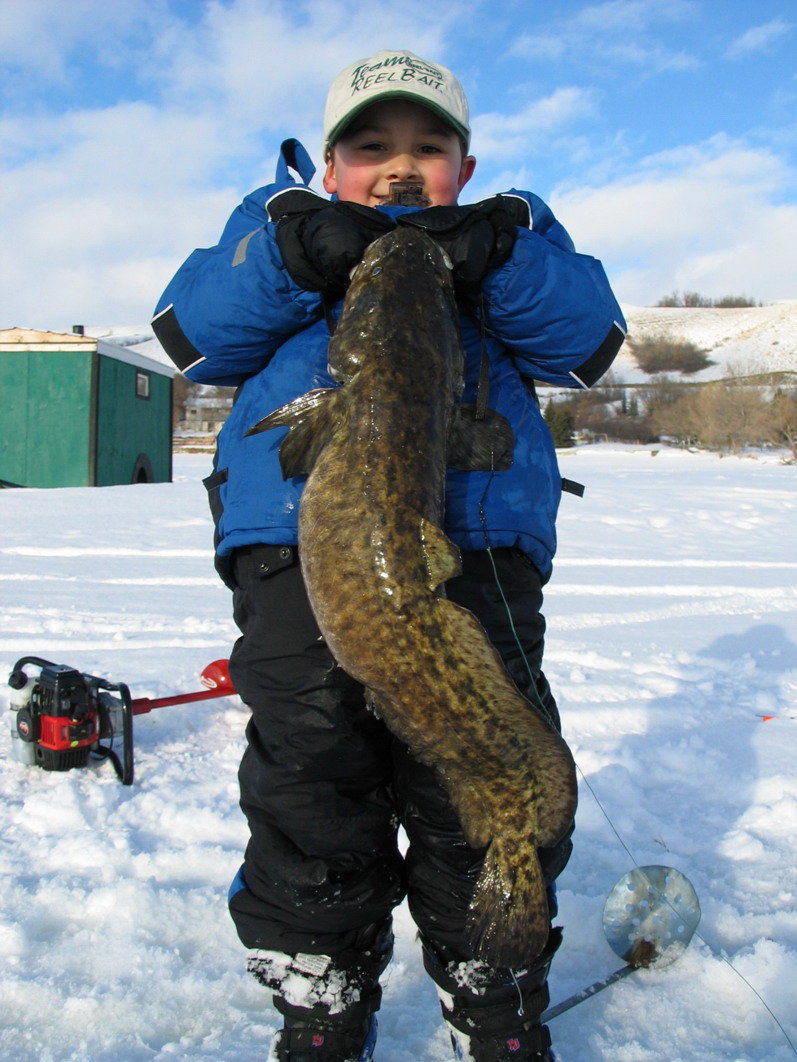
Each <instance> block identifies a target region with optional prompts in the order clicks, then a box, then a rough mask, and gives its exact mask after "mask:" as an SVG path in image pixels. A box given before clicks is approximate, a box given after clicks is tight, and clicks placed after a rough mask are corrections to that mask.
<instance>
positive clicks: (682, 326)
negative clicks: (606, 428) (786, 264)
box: [613, 299, 797, 383]
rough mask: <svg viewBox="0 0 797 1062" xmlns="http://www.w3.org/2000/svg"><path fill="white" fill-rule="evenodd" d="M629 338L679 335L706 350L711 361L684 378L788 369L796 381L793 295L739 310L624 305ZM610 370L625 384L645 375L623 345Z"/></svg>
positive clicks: (796, 330) (796, 314) (796, 317)
mask: <svg viewBox="0 0 797 1062" xmlns="http://www.w3.org/2000/svg"><path fill="white" fill-rule="evenodd" d="M623 312H624V313H625V315H626V321H627V323H628V336H629V338H630V339H631V340H634V339H648V338H652V337H660V336H661V337H666V338H672V339H682V340H686V341H688V342H691V343H694V344H695V346H697V347H700V348H701V349H703V350H706V351H708V353H709V357H710V358H711V360H712V361H714V362H715V363H716V364H714V365H711V366H709V367H708V368H707V369H704V370H703V371H702V372H698V373H694V374H693V375H690V376H689V377H688V379H689V380H691V381H694V382H701V381H707V380H719V379H722V378H723V377H725V376H727V375H728V373H729V372H732V371H737V372H741V373H743V374H744V375H748V374H751V375H752V374H757V373H767V372H793V373H795V383H797V299H795V300H788V301H782V302H773V303H770V304H769V305H767V306H745V307H741V308H739V309H715V308H706V307H675V308H671V307H662V306H624V307H623ZM613 371H614V373H615V375H616V376H618V377H620V378H621V379H622V380H624V381H625V382H626V383H642V382H643V381H645V380H647V379H649V377H647V376H646V375H645V374H644V373H643V372H641V371H640V369H639V367H638V366H637V363H636V361H635V360H634V357H633V355H632V354H631V351H630V349H629V347H628V345H626V346H625V347H623V349H622V350H621V352H620V354H619V355H618V357H617V360H616V361H615V363H614V366H613Z"/></svg>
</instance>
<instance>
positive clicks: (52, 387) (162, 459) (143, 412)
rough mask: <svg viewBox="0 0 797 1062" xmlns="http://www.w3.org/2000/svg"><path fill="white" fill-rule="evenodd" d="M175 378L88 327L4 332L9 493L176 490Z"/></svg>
mask: <svg viewBox="0 0 797 1062" xmlns="http://www.w3.org/2000/svg"><path fill="white" fill-rule="evenodd" d="M172 376H173V370H172V369H170V368H169V367H168V366H166V365H161V364H160V362H157V361H155V360H154V359H152V358H148V357H145V356H144V355H142V354H140V353H138V352H137V351H135V350H130V349H129V348H127V347H123V346H120V345H118V344H116V343H111V342H108V341H106V340H103V339H95V338H93V337H91V336H86V335H84V334H83V330H82V328H80V326H76V327H75V329H74V330H73V332H72V333H67V334H60V333H58V332H37V331H35V330H33V329H29V328H8V329H4V330H3V329H0V485H2V486H18V487H108V486H112V485H114V484H119V483H168V482H169V481H170V480H171V478H172Z"/></svg>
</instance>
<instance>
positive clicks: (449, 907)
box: [230, 546, 571, 972]
mask: <svg viewBox="0 0 797 1062" xmlns="http://www.w3.org/2000/svg"><path fill="white" fill-rule="evenodd" d="M332 563H334V560H333V561H332ZM493 564H495V570H494V568H493ZM496 571H497V579H496ZM233 572H234V578H235V584H236V589H235V590H234V615H235V621H236V623H237V625H238V627H239V628H240V630H241V637H240V638H239V639H238V641H237V642H236V644H235V647H234V649H233V652H232V654H231V659H230V675H231V678H232V681H233V683H234V685H235V688H236V690H237V691H238V693H239V694H240V696H241V697H242V699H243V700H244V702H245V703H246V704H248V705H249V706H250V708H251V709H252V716H251V719H250V721H249V724H248V728H247V739H248V746H247V749H246V751H245V753H244V756H243V759H242V762H241V767H240V774H239V778H240V787H241V807H242V809H243V811H244V813H245V815H246V817H247V820H248V823H249V828H250V833H251V838H250V841H249V844H248V846H247V849H246V855H245V859H244V866H243V875H242V878H239V885H242V886H244V887H239V888H238V890H237V891H234V892H233V893H232V895H231V898H230V911H231V914H232V917H233V920H234V922H235V925H236V928H237V931H238V934H239V937H240V939H241V941H242V942H243V944H244V945H245V946H246V947H247V948H251V949H267V950H269V951H279V952H285V953H288V954H296V953H297V952H302V953H310V954H316V955H322V954H324V955H331V956H335V955H336V954H341V953H350V952H351V951H352V950H356V949H357V948H358V946H367V945H368V944H369V943H371V942H372V941H373V940H374V938H375V935H376V934H377V933H378V932H380V931H381V932H384V927H385V926H389V923H390V917H391V912H392V910H393V908H394V907H395V906H396V905H397V904H399V903H400V902H401V901H402V899H403V898H404V896H405V895H407V896H408V902H409V905H410V911H411V913H412V916H413V918H414V920H415V922H416V924H417V926H418V928H419V930H420V932H421V935H422V939H423V940H424V943H425V945H426V946H427V948H428V949H430V950H431V952H432V953H433V954H435V955H436V956H439V957H440V958H441V960H442V961H444V962H452V961H453V962H467V961H469V960H470V959H471V958H472V957H473V956H472V952H471V951H470V949H469V948H468V945H467V942H466V940H465V935H464V926H465V921H466V917H467V910H468V904H469V901H470V898H471V894H472V890H473V885H474V883H475V880H476V878H477V877H478V874H479V871H480V869H481V865H482V860H483V855H484V852H483V850H476V849H473V848H470V847H469V846H468V845H467V843H466V842H465V839H464V837H463V835H462V831H461V829H460V826H459V823H458V821H457V817H456V815H455V813H454V811H453V809H452V807H451V804H450V802H449V800H448V797H447V795H446V792H445V790H444V789H443V788H442V786H441V785H440V783H439V782H438V781H437V778H436V777H435V775H434V772H433V771H432V770H431V769H430V768H428V767H426V766H424V765H423V764H421V763H419V762H418V761H417V760H416V759H415V758H414V757H413V756H412V754H411V753H410V751H409V749H408V748H407V747H406V746H405V745H403V744H402V743H401V742H400V741H398V740H397V739H396V738H394V737H393V736H392V735H391V733H390V732H389V731H388V729H387V727H386V726H385V725H384V723H382V722H381V721H380V720H379V719H378V718H377V717H376V716H375V715H374V714H373V713H372V712H371V711H370V710H369V708H368V707H367V706H366V704H365V700H364V696H363V689H362V687H361V686H360V685H359V684H358V683H357V682H355V681H354V680H353V679H352V678H351V677H350V676H349V675H347V674H346V673H345V672H344V671H342V670H341V669H340V668H339V667H338V666H337V665H336V663H335V661H334V659H333V658H332V656H331V655H330V652H329V650H328V649H327V646H326V644H325V643H324V640H323V638H322V637H321V635H320V632H319V630H318V627H317V625H316V622H315V619H314V617H313V614H312V612H311V610H310V606H309V603H308V600H307V595H306V592H305V589H304V583H303V581H302V575H301V570H300V568H299V563H298V557H297V551H296V548H295V547H288V546H284V547H280V546H255V547H248V548H245V549H240V550H238V551H236V553H235V555H234V560H233ZM446 594H447V596H448V597H449V598H450V599H451V600H452V601H455V602H457V603H458V604H460V605H463V606H464V607H465V608H468V609H470V611H472V612H473V613H474V614H475V615H476V616H477V618H478V619H479V620H480V621H481V623H482V625H483V626H484V627H485V629H486V631H487V633H488V635H489V637H490V639H491V640H492V642H493V644H494V645H495V647H496V649H497V650H498V652H499V653H500V655H501V657H502V658H503V660H504V662H505V664H506V666H507V668H508V669H509V671H510V673H511V675H512V677H513V679H514V680H515V682H516V683H517V685H518V687H519V688H520V689H521V690H522V691H523V692H524V693H525V694H526V696H527V697H529V699H531V700H532V701H534V702H535V703H538V702H539V701H541V702H542V704H543V706H544V708H545V711H546V712H547V713H548V715H549V716H550V718H551V719H552V720H553V721H554V723H555V725H557V726H558V725H559V724H558V713H557V709H556V704H555V701H554V698H553V696H552V694H551V691H550V688H549V686H548V683H547V681H546V679H545V676H544V675H543V673H542V670H541V663H542V654H543V640H544V632H545V623H544V620H543V617H542V615H541V612H540V609H541V605H542V583H541V578H540V575H539V573H538V571H537V570H536V568H535V567H534V566H533V564H532V563H531V562H530V560H529V559H528V558H527V557H526V556H525V554H523V553H521V552H520V551H519V550H515V549H495V550H493V551H492V552H491V553H487V552H482V551H476V552H467V553H464V554H463V572H462V574H461V575H460V576H458V577H456V578H454V579H451V580H449V582H448V583H447V584H446ZM502 595H503V596H502ZM504 599H505V600H504ZM507 606H508V608H509V612H510V613H511V619H510V616H509V615H508V614H507ZM521 647H522V648H521ZM399 824H401V825H403V826H404V828H405V830H406V834H407V837H408V839H409V848H408V850H407V852H406V856H404V857H402V855H401V854H400V851H399V846H398V843H397V832H398V827H399ZM570 849H571V843H570V837H569V835H568V836H567V837H566V838H565V839H564V840H563V841H562V842H560V844H559V845H558V846H557V847H556V848H553V849H543V850H541V852H540V858H541V862H542V866H543V872H544V874H545V877H546V881H547V882H548V883H549V893H550V902H551V913H552V917H553V914H554V913H555V900H554V893H553V890H552V888H550V886H551V885H552V884H553V881H554V880H555V878H556V877H557V875H558V874H559V873H560V872H561V871H562V869H563V868H564V866H565V864H566V863H567V860H568V858H569V855H570ZM244 883H245V884H244ZM430 972H432V971H431V970H430Z"/></svg>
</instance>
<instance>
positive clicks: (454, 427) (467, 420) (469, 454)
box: [446, 405, 515, 472]
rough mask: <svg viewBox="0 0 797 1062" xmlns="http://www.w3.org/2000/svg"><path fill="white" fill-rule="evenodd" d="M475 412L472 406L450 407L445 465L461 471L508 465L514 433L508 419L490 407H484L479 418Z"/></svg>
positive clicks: (494, 468) (511, 454)
mask: <svg viewBox="0 0 797 1062" xmlns="http://www.w3.org/2000/svg"><path fill="white" fill-rule="evenodd" d="M475 413H476V407H475V406H472V405H456V406H454V416H453V417H452V418H451V424H450V426H449V429H448V455H447V459H446V460H447V464H448V467H449V468H456V469H460V470H462V471H464V472H477V471H478V472H491V471H493V470H494V471H496V472H503V471H505V470H506V469H507V468H511V467H512V459H513V450H514V449H515V436H514V433H513V431H512V428H511V426H510V424H509V421H508V420H507V419H506V417H504V416H503V415H502V414H501V413H497V412H496V411H495V410H494V409H488V410H485V414H484V416H483V417H482V418H481V419H478V418H477V417H476V415H475Z"/></svg>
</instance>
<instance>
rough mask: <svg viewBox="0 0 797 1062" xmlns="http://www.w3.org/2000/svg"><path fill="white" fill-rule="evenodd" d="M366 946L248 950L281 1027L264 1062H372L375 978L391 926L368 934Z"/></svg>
mask: <svg viewBox="0 0 797 1062" xmlns="http://www.w3.org/2000/svg"><path fill="white" fill-rule="evenodd" d="M370 936H371V944H370V946H369V947H365V948H362V949H360V950H352V951H348V952H341V953H340V954H337V955H334V956H330V955H314V954H297V955H287V954H284V953H282V952H275V951H257V952H253V953H252V954H251V955H250V957H249V960H248V963H247V967H248V969H249V972H250V973H252V974H253V975H254V976H255V977H256V978H257V980H258V981H260V983H261V984H262V985H264V986H265V987H267V988H270V989H272V990H273V991H274V992H275V995H274V996H273V997H272V998H273V1002H274V1006H275V1007H276V1009H277V1010H278V1011H279V1012H280V1014H282V1016H283V1018H284V1026H283V1028H282V1030H281V1031H280V1032H278V1033H277V1035H276V1037H275V1038H274V1043H273V1044H272V1047H271V1053H270V1054H269V1056H268V1062H371V1059H372V1058H373V1052H374V1044H375V1043H376V1012H377V1010H379V1004H380V1002H381V999H382V990H381V988H380V985H379V977H380V975H381V973H382V972H383V970H384V969H385V967H386V966H387V964H388V963H389V962H390V958H391V955H392V952H393V933H392V932H391V930H390V926H389V925H387V926H385V927H382V928H381V929H380V930H378V931H377V932H375V933H374V934H371V935H370Z"/></svg>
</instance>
